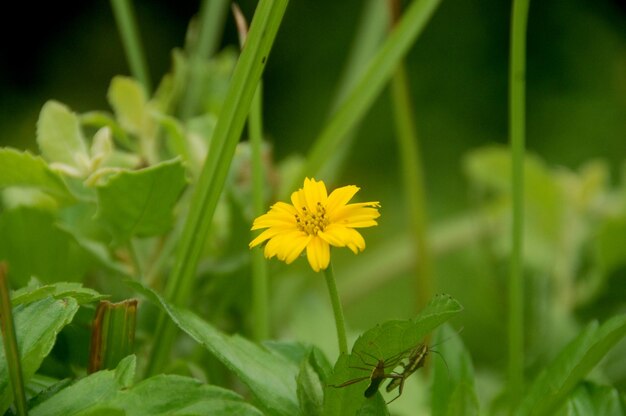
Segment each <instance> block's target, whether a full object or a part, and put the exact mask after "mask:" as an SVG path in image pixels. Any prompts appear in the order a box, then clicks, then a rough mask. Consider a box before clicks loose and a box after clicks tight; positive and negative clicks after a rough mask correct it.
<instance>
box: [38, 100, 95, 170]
mask: <svg viewBox="0 0 626 416" xmlns="http://www.w3.org/2000/svg"><path fill="white" fill-rule="evenodd" d="M37 144H38V145H39V150H40V151H41V154H42V155H43V156H44V157H45V158H46V159H47V160H48V161H50V162H56V163H62V164H64V165H68V166H71V167H74V168H76V169H78V171H80V172H84V171H85V169H86V168H87V167H88V165H87V164H88V161H89V155H88V153H87V145H86V144H85V139H84V137H83V133H82V131H81V129H80V122H79V120H78V117H77V116H76V114H74V113H72V112H71V111H70V109H69V108H67V107H66V106H65V105H63V104H61V103H59V102H57V101H48V102H47V103H46V104H44V106H43V108H42V109H41V113H40V114H39V121H38V122H37Z"/></svg>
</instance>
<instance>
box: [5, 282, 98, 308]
mask: <svg viewBox="0 0 626 416" xmlns="http://www.w3.org/2000/svg"><path fill="white" fill-rule="evenodd" d="M48 296H52V297H53V298H55V299H61V298H70V297H71V298H74V299H75V300H76V301H77V302H78V304H79V305H82V304H85V303H91V302H95V301H98V300H100V299H104V298H106V297H108V295H102V294H100V293H98V292H96V291H95V290H93V289H89V288H86V287H83V285H82V284H81V283H73V282H59V283H53V284H51V285H44V286H35V287H32V286H26V287H23V288H21V289H18V290H16V291H14V292H13V293H12V294H11V303H12V304H13V306H14V307H15V306H17V305H21V304H24V303H32V302H35V301H37V300H39V299H43V298H45V297H48Z"/></svg>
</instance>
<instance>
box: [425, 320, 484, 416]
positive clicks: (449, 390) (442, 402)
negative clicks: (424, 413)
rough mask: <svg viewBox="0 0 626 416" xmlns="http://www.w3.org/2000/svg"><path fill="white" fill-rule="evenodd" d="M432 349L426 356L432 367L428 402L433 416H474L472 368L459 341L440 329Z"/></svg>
mask: <svg viewBox="0 0 626 416" xmlns="http://www.w3.org/2000/svg"><path fill="white" fill-rule="evenodd" d="M432 347H433V348H435V350H434V351H436V353H433V352H434V351H433V352H431V354H430V359H431V361H432V362H433V367H434V371H433V373H434V374H433V384H432V400H431V409H432V410H431V411H432V414H433V416H439V415H440V416H446V415H450V416H454V415H467V416H471V415H477V414H478V398H477V397H476V391H475V388H474V368H473V366H472V359H471V357H470V355H469V352H468V351H467V349H466V348H465V346H464V345H463V342H462V341H461V337H460V336H459V335H458V334H457V332H456V331H454V330H453V329H452V328H450V327H449V326H447V325H444V326H443V327H442V328H441V330H440V331H438V333H437V337H436V340H435V344H434V345H433V346H432ZM444 360H445V361H444Z"/></svg>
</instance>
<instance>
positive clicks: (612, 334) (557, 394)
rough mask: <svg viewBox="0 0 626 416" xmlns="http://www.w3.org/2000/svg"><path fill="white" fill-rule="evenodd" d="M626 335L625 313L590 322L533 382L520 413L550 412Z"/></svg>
mask: <svg viewBox="0 0 626 416" xmlns="http://www.w3.org/2000/svg"><path fill="white" fill-rule="evenodd" d="M624 336H626V315H619V316H615V317H613V318H612V319H609V320H608V321H607V322H605V323H604V324H602V326H600V327H598V324H597V323H595V322H594V323H591V324H589V325H588V326H587V327H586V328H585V329H584V330H583V331H582V332H581V333H580V334H579V335H578V336H577V337H576V338H575V339H574V340H573V341H572V342H570V343H569V344H568V345H567V346H566V347H565V348H564V349H563V350H562V351H561V353H560V354H559V355H558V356H557V357H556V359H555V360H554V361H552V363H550V364H549V365H548V366H547V367H546V368H545V369H544V370H543V371H542V372H541V373H540V374H539V376H537V378H536V379H535V381H534V382H533V383H532V385H531V387H530V389H529V390H528V393H527V394H526V396H525V398H524V399H523V401H522V403H521V405H520V407H519V409H518V412H517V415H519V416H522V415H537V416H541V415H550V414H552V412H554V411H555V410H557V409H558V408H559V406H561V405H562V404H563V402H564V400H565V399H566V398H567V395H568V394H569V393H570V392H571V391H572V390H573V389H574V388H575V387H576V385H577V384H578V382H579V381H581V380H582V379H583V378H584V377H585V376H586V375H587V373H588V372H589V371H591V369H592V368H593V367H595V365H596V364H598V362H599V361H600V360H601V359H602V358H603V357H604V355H605V354H606V353H607V352H608V351H609V350H610V349H611V348H612V347H613V346H614V345H615V344H616V343H617V342H618V341H619V340H620V339H622V338H623V337H624Z"/></svg>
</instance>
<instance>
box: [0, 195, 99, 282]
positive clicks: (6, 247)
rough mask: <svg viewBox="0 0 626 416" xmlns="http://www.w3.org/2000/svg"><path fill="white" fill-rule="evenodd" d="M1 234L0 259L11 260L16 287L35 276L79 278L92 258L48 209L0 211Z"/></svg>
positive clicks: (60, 278)
mask: <svg viewBox="0 0 626 416" xmlns="http://www.w3.org/2000/svg"><path fill="white" fill-rule="evenodd" d="M0 235H1V236H2V238H0V258H4V259H6V260H7V262H8V263H9V266H10V272H11V282H12V284H13V285H15V286H25V285H26V284H27V283H28V282H29V281H30V279H31V277H33V276H35V277H37V278H38V279H39V280H41V281H42V282H45V283H51V282H58V281H68V280H70V281H72V280H73V281H76V280H80V279H82V277H83V276H84V275H85V272H86V271H87V269H88V267H89V265H90V264H91V262H92V261H93V259H92V257H91V255H90V254H88V253H87V252H86V251H85V250H84V249H83V248H82V247H80V245H79V244H78V243H77V242H76V240H75V239H74V238H73V237H72V235H71V234H69V233H67V232H66V231H63V230H61V229H59V228H58V227H57V226H56V225H55V218H54V217H53V216H52V214H50V213H49V212H46V211H40V210H37V209H33V208H27V207H20V208H18V209H14V210H10V211H4V212H2V213H0Z"/></svg>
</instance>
